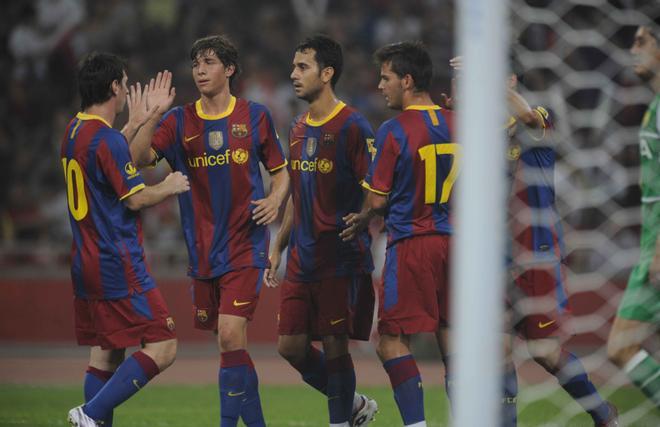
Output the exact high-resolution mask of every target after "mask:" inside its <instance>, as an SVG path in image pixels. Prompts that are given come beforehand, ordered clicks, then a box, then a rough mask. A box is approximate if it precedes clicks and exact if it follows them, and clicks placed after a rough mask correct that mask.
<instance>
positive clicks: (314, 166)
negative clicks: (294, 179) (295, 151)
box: [291, 159, 334, 174]
mask: <svg viewBox="0 0 660 427" xmlns="http://www.w3.org/2000/svg"><path fill="white" fill-rule="evenodd" d="M333 166H334V165H333V163H332V160H329V159H314V160H300V159H294V160H291V169H292V170H299V171H302V172H316V171H319V172H321V173H323V174H326V173H330V172H332V168H333Z"/></svg>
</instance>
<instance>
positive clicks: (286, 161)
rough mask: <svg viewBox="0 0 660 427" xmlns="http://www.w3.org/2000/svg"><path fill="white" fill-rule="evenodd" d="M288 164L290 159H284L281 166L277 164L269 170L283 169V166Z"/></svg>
mask: <svg viewBox="0 0 660 427" xmlns="http://www.w3.org/2000/svg"><path fill="white" fill-rule="evenodd" d="M288 164H289V162H288V160H286V159H284V163H282V164H281V165H279V166H275V167H274V168H273V169H268V172H270V173H273V172H275V171H278V170H280V169H282V168H283V167H285V166H286V165H288Z"/></svg>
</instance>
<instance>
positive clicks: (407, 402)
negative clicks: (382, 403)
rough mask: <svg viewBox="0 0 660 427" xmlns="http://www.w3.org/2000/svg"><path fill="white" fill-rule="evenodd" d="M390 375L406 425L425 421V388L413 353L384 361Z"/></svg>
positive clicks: (395, 396)
mask: <svg viewBox="0 0 660 427" xmlns="http://www.w3.org/2000/svg"><path fill="white" fill-rule="evenodd" d="M383 367H384V368H385V371H386V372H387V375H389V377H390V383H391V384H392V390H394V400H395V401H396V404H397V406H398V407H399V412H400V413H401V418H402V419H403V424H404V425H410V424H414V423H418V422H421V421H424V389H423V388H422V377H421V376H420V374H419V370H418V369H417V364H416V363H415V359H414V358H413V356H412V354H409V355H407V356H402V357H397V358H395V359H390V360H388V361H386V362H385V363H383Z"/></svg>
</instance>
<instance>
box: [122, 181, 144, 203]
mask: <svg viewBox="0 0 660 427" xmlns="http://www.w3.org/2000/svg"><path fill="white" fill-rule="evenodd" d="M145 187H146V185H144V184H138V185H136V186H135V187H133V188H131V191H129V192H128V193H126V194H124V195H123V196H121V197H120V198H119V200H124V199H125V198H127V197H128V196H132V195H133V194H135V193H137V192H138V191H140V190H142V189H143V188H145Z"/></svg>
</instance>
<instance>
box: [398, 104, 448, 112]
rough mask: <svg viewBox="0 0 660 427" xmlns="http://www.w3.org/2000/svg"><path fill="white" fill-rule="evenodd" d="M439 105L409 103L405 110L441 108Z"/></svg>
mask: <svg viewBox="0 0 660 427" xmlns="http://www.w3.org/2000/svg"><path fill="white" fill-rule="evenodd" d="M441 109H442V108H440V106H439V105H409V106H407V107H406V108H404V110H418V111H427V110H441Z"/></svg>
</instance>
